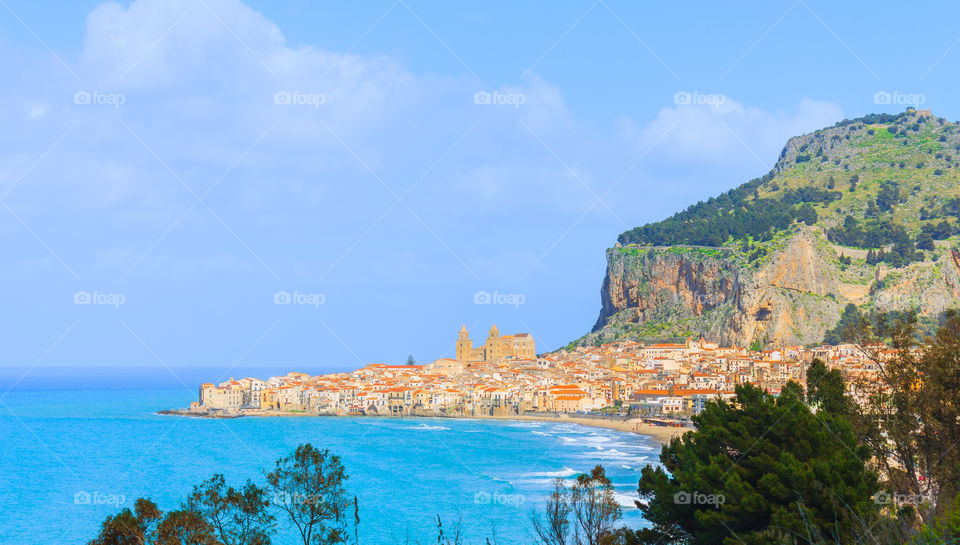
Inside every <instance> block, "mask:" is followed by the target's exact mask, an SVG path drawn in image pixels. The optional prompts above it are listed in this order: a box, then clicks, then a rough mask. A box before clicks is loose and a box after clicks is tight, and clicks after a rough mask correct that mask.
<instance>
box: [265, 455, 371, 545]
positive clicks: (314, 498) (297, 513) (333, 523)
mask: <svg viewBox="0 0 960 545" xmlns="http://www.w3.org/2000/svg"><path fill="white" fill-rule="evenodd" d="M346 480H347V474H346V473H345V471H344V468H343V464H342V463H341V462H340V457H339V456H336V455H334V454H332V453H331V452H330V451H329V450H327V449H323V450H320V449H318V448H315V447H314V446H313V445H311V444H310V443H306V444H303V445H300V446H298V447H297V450H296V451H294V453H293V454H291V455H288V456H284V457H283V458H280V459H278V460H277V461H276V464H275V466H274V469H273V471H271V472H270V473H267V484H268V485H269V486H270V488H271V489H272V490H273V492H274V502H275V503H276V505H277V506H278V507H279V509H280V510H281V511H283V512H284V513H286V515H287V518H288V519H289V520H290V522H291V523H292V524H293V525H294V526H296V528H297V530H298V531H299V532H300V537H301V538H302V540H303V545H318V544H328V543H344V542H346V540H347V539H348V534H347V531H346V530H347V528H346V524H347V517H346V513H347V509H348V508H349V507H350V506H351V504H352V501H351V500H350V499H349V498H348V497H347V494H346V490H345V489H344V481H346Z"/></svg>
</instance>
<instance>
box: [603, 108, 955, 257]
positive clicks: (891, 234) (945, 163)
mask: <svg viewBox="0 0 960 545" xmlns="http://www.w3.org/2000/svg"><path fill="white" fill-rule="evenodd" d="M958 157H960V125H957V124H956V123H950V122H947V121H945V120H943V119H940V118H935V117H932V116H929V115H918V114H917V113H915V112H912V111H908V112H904V113H900V114H896V115H890V114H871V115H867V116H864V117H861V118H858V119H853V120H844V121H841V122H839V123H837V124H836V125H834V126H833V127H830V128H827V129H823V130H819V131H816V132H814V133H811V134H808V135H804V136H800V137H796V138H793V139H791V140H790V142H789V143H788V144H787V146H786V147H784V149H783V152H782V153H781V155H780V158H779V160H778V162H777V165H776V166H775V167H774V168H773V170H771V171H770V172H769V173H767V174H766V175H764V176H763V177H760V178H756V179H754V180H751V181H749V182H747V183H745V184H743V185H741V186H739V187H737V188H734V189H731V190H729V191H727V192H725V193H723V194H721V195H719V196H717V197H711V198H710V199H708V200H706V201H702V202H698V203H696V204H694V205H691V206H690V207H689V208H687V209H686V210H684V211H682V212H678V213H676V214H674V215H673V216H671V217H669V218H667V219H664V220H662V221H658V222H654V223H648V224H646V225H643V226H640V227H636V228H633V229H630V230H629V231H626V232H624V233H622V234H621V235H620V236H619V237H618V241H619V242H620V243H621V244H637V245H641V246H673V245H701V246H721V245H724V244H727V243H729V242H730V241H731V240H734V241H739V240H742V239H746V238H750V239H752V240H754V241H760V242H763V241H766V240H770V239H771V238H773V237H774V236H775V235H776V233H778V232H783V231H786V230H788V229H789V228H790V226H791V225H792V224H794V222H802V223H806V224H807V225H814V224H816V225H818V226H820V227H821V228H822V229H823V230H824V232H826V233H827V236H828V238H829V240H830V241H831V242H833V243H835V244H839V245H842V246H850V247H855V248H862V249H870V250H874V252H873V254H871V256H870V261H871V262H872V263H878V262H883V263H886V264H887V265H889V266H892V267H902V266H905V265H908V264H910V263H912V262H916V261H922V260H923V259H924V254H923V252H922V250H928V251H931V250H933V248H934V241H935V240H944V239H947V238H949V237H951V236H954V235H956V234H958V233H960V230H958V227H957V225H958V223H960V183H958V182H960V170H958V166H960V159H958Z"/></svg>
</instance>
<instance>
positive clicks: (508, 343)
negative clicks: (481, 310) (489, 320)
mask: <svg viewBox="0 0 960 545" xmlns="http://www.w3.org/2000/svg"><path fill="white" fill-rule="evenodd" d="M536 357H537V351H536V347H535V346H534V342H533V336H532V335H530V334H529V333H517V334H516V335H504V336H502V337H501V336H500V330H499V329H497V326H496V325H494V326H493V327H491V328H490V333H488V334H487V340H486V342H485V343H483V345H482V346H478V347H477V348H474V347H473V341H471V340H470V333H468V332H467V326H466V325H464V326H463V327H461V328H460V334H459V335H458V336H457V361H460V362H465V363H469V362H486V363H494V362H498V361H502V360H505V359H507V358H514V359H535V358H536Z"/></svg>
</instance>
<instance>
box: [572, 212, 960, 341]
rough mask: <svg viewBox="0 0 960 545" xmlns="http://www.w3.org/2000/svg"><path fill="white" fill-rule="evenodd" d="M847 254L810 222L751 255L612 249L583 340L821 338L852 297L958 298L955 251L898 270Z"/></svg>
mask: <svg viewBox="0 0 960 545" xmlns="http://www.w3.org/2000/svg"><path fill="white" fill-rule="evenodd" d="M843 252H844V249H843V248H839V247H835V246H833V245H831V244H829V243H828V242H827V241H826V239H825V237H824V236H823V234H822V232H820V231H819V230H818V229H816V228H806V227H804V228H799V229H797V230H796V231H794V232H793V233H791V234H790V235H789V236H787V237H785V238H784V239H783V240H782V241H780V243H779V244H778V245H777V247H776V248H775V250H774V251H771V252H769V253H768V254H767V255H764V256H762V257H760V258H755V259H752V260H751V259H750V258H749V257H747V256H744V255H741V254H740V253H739V252H737V251H736V249H735V248H699V247H668V248H653V247H638V246H617V247H615V248H610V249H609V250H607V273H606V276H605V278H604V280H603V288H602V290H601V301H602V309H601V311H600V317H599V318H598V320H597V323H596V325H595V326H594V328H593V331H592V332H591V333H590V334H588V335H587V336H586V337H585V338H584V339H583V341H585V342H594V341H595V340H596V338H597V337H598V336H599V337H600V340H601V341H602V342H607V341H612V340H615V339H623V338H631V339H639V340H665V339H678V338H684V337H686V336H688V335H699V334H703V335H705V336H706V337H707V338H710V339H716V340H718V341H720V342H721V343H723V344H734V345H738V346H747V345H750V344H751V343H753V342H754V341H757V340H759V341H761V342H764V343H769V344H771V345H774V346H782V345H793V344H810V343H819V342H820V341H821V340H822V339H823V336H824V333H825V332H826V331H827V330H829V329H831V328H832V327H834V325H835V324H836V322H837V321H838V319H839V317H840V313H841V312H842V310H843V308H844V307H845V306H846V305H847V304H848V303H855V304H858V305H861V306H862V305H865V304H872V305H873V306H875V307H877V308H880V309H896V310H906V309H910V308H919V309H920V310H921V312H922V313H923V314H925V315H930V316H934V315H936V314H938V313H940V312H942V311H944V310H946V309H947V308H948V307H950V306H952V305H953V304H954V303H955V301H957V299H958V297H960V254H958V253H957V252H956V251H955V250H950V249H948V248H938V252H937V253H936V255H935V256H934V259H933V260H932V261H931V260H928V261H924V262H922V263H915V264H912V265H911V266H909V267H906V268H903V269H897V270H896V271H894V272H886V271H884V270H883V269H882V268H879V267H874V268H865V266H860V267H859V268H858V266H856V265H854V266H850V265H844V264H843V263H842V262H841V260H840V259H839V258H840V256H841V255H843Z"/></svg>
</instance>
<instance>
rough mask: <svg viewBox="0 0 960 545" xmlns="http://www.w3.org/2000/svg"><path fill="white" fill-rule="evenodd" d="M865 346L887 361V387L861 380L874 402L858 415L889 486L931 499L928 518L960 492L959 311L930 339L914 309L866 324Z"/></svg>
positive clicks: (922, 507)
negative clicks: (888, 350)
mask: <svg viewBox="0 0 960 545" xmlns="http://www.w3.org/2000/svg"><path fill="white" fill-rule="evenodd" d="M878 340H887V341H888V342H889V343H890V344H892V345H893V347H894V356H893V357H892V358H890V357H887V356H886V355H884V354H881V353H879V349H878V348H876V347H877V346H878V345H877V344H875V343H876V341H878ZM861 346H862V347H863V348H862V349H863V350H864V351H865V352H866V353H867V354H868V356H870V357H871V358H872V359H873V360H874V361H877V362H880V364H879V365H878V370H879V374H880V376H881V378H882V380H883V384H884V385H885V386H886V388H885V389H880V387H879V386H878V385H875V384H870V383H864V384H858V385H857V387H858V389H859V391H860V393H861V395H863V396H864V397H865V398H867V399H868V400H869V402H868V403H866V404H864V405H862V406H859V405H858V406H857V409H858V410H857V414H855V415H854V421H855V422H857V423H858V425H859V426H860V427H861V428H862V432H861V435H862V437H863V440H864V442H865V443H866V444H867V445H869V446H870V447H871V449H872V450H873V460H875V463H876V464H877V466H878V468H879V470H880V472H881V474H883V475H885V476H886V477H887V479H886V482H885V483H884V486H885V488H886V489H887V490H888V491H889V492H890V493H892V494H906V495H910V496H911V497H914V498H927V499H929V501H927V502H918V504H917V505H916V514H917V515H918V516H919V517H920V519H921V520H922V521H923V522H925V523H929V522H930V521H932V520H934V518H935V517H936V516H938V515H943V514H944V513H946V512H947V511H948V510H949V508H950V506H951V505H952V502H953V500H954V498H956V497H957V496H958V495H960V451H958V449H957V445H958V444H960V405H958V404H957V392H958V391H960V317H958V316H957V315H956V314H955V313H949V314H948V315H947V320H946V323H945V324H944V325H943V326H942V327H941V328H940V329H939V331H937V333H936V335H934V336H933V337H930V338H927V339H921V338H920V335H919V334H918V328H917V320H916V316H915V315H914V314H908V315H900V316H896V317H883V319H881V320H878V321H877V323H876V324H875V325H874V326H873V327H864V330H863V333H862V337H861Z"/></svg>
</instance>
